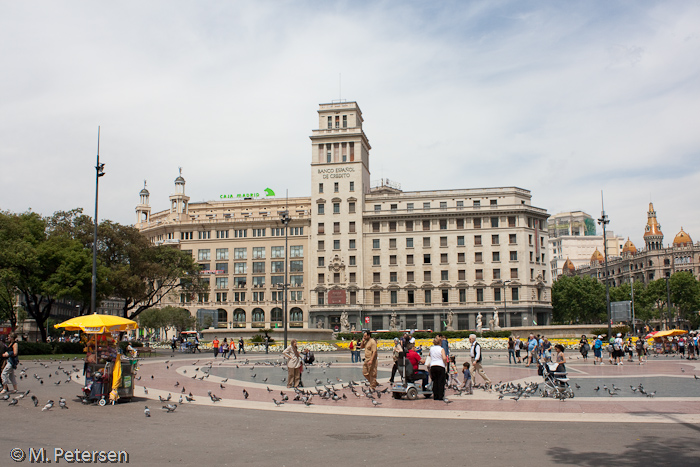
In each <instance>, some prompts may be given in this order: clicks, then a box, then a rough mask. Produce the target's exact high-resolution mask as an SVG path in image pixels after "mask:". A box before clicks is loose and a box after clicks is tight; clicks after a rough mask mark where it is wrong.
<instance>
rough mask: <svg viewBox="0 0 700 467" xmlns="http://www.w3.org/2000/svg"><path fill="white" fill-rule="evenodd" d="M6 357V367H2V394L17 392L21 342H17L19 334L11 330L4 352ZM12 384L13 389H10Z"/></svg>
mask: <svg viewBox="0 0 700 467" xmlns="http://www.w3.org/2000/svg"><path fill="white" fill-rule="evenodd" d="M2 356H3V358H6V359H7V360H6V362H5V367H4V368H3V369H2V376H1V378H2V391H1V392H0V394H7V393H8V392H9V393H11V394H15V393H16V392H17V377H16V376H15V370H16V369H17V365H19V344H17V334H15V333H14V332H11V333H10V335H9V336H8V340H7V347H6V349H5V352H3V354H2ZM10 384H12V390H10Z"/></svg>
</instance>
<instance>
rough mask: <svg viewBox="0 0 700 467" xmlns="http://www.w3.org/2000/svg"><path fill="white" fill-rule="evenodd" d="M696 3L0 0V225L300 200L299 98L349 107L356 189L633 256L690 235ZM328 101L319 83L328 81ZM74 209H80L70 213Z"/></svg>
mask: <svg viewBox="0 0 700 467" xmlns="http://www.w3.org/2000/svg"><path fill="white" fill-rule="evenodd" d="M699 25H700V4H698V2H692V1H660V2H652V1H610V0H605V1H585V2H584V1H579V2H559V1H550V2H531V1H496V0H489V1H483V2H480V1H473V2H470V1H461V2H449V1H439V2H435V1H426V2H410V1H386V2H381V1H366V2H365V1H358V0H355V1H349V2H334V1H326V2H321V1H309V2H303V1H287V2H282V1H236V2H234V1H222V2H218V1H173V0H168V1H147V2H143V1H119V2H114V1H21V2H18V1H7V0H0V96H1V98H0V162H2V165H1V166H0V209H2V210H10V211H14V212H20V211H25V210H28V209H32V210H34V211H36V212H40V213H42V214H51V213H52V212H54V211H56V210H63V209H70V208H73V207H83V208H84V209H85V211H86V212H87V213H93V211H94V189H95V186H94V177H95V169H94V165H95V155H96V149H97V127H98V125H100V126H101V132H102V133H101V147H100V156H101V160H102V162H104V163H105V164H106V167H105V169H106V175H105V176H104V177H103V178H101V179H100V211H99V217H100V219H112V220H114V221H117V222H121V223H126V224H131V223H133V222H134V220H135V214H134V207H135V205H136V204H137V202H138V193H139V191H140V190H141V188H142V187H143V180H144V179H147V180H148V189H149V190H150V192H151V205H152V206H153V209H154V211H159V210H162V209H166V208H167V207H168V196H169V195H170V194H171V192H172V191H173V181H174V179H175V177H177V175H178V167H182V168H183V172H182V174H183V176H184V177H185V179H186V180H187V187H186V190H187V193H188V195H190V196H191V197H192V201H202V200H212V199H217V198H218V197H219V195H220V194H222V193H242V192H249V191H261V190H262V189H264V188H265V187H270V188H272V189H274V190H275V191H277V193H278V194H282V193H284V190H285V189H286V188H288V189H289V194H290V196H308V195H309V194H310V192H311V188H310V166H309V164H310V160H311V146H310V140H309V138H308V137H309V135H310V134H311V130H312V129H315V128H316V127H317V126H318V116H317V113H316V111H317V109H318V104H319V103H327V102H330V101H332V100H334V99H339V98H342V99H347V100H355V101H357V102H358V103H359V105H360V107H361V109H362V112H363V116H364V118H365V124H364V130H365V133H366V134H367V136H368V138H369V140H370V144H371V145H372V151H371V153H370V170H371V173H372V179H373V180H375V179H379V178H381V177H386V178H390V179H391V180H394V181H396V182H398V183H401V185H402V188H403V189H404V190H406V191H412V190H433V189H454V188H478V187H490V186H518V187H522V188H526V189H529V190H531V191H532V195H533V204H534V205H536V206H539V207H542V208H545V209H547V210H548V212H549V213H551V214H555V213H558V212H562V211H570V210H583V211H586V212H588V213H589V214H591V215H593V216H594V217H598V216H599V215H600V193H601V190H603V191H604V193H605V207H606V211H607V213H608V215H609V217H610V226H609V228H610V229H611V230H613V231H614V232H615V233H616V234H618V235H621V236H624V237H627V236H629V237H630V238H631V239H632V241H634V242H635V244H636V245H637V246H638V247H640V246H643V241H642V234H643V232H644V225H645V223H646V211H647V207H648V203H649V201H653V203H654V206H655V208H656V210H657V213H658V218H659V222H660V223H661V226H662V229H663V232H664V234H665V239H664V240H665V243H670V242H672V240H673V237H674V236H675V234H676V233H677V232H678V231H679V230H680V228H681V226H682V227H683V228H684V229H685V230H686V232H688V233H689V234H690V235H691V237H692V238H693V240H694V241H696V242H697V241H698V240H700V216H699V215H698V213H699V210H698V195H699V194H700V188H699V187H700V117H699V116H698V112H699V110H700V73H699V71H700V60H698V57H700V27H699ZM340 74H342V85H341V86H339V75H340ZM91 215H92V214H91Z"/></svg>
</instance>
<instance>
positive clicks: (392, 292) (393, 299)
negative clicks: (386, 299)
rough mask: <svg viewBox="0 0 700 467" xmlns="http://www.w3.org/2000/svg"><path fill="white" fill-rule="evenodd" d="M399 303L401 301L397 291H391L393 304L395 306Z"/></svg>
mask: <svg viewBox="0 0 700 467" xmlns="http://www.w3.org/2000/svg"><path fill="white" fill-rule="evenodd" d="M398 301H399V299H398V293H397V292H396V290H392V291H391V304H392V305H395V304H397V303H398Z"/></svg>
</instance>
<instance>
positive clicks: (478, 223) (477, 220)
mask: <svg viewBox="0 0 700 467" xmlns="http://www.w3.org/2000/svg"><path fill="white" fill-rule="evenodd" d="M474 228H475V229H480V228H481V218H480V217H475V218H474Z"/></svg>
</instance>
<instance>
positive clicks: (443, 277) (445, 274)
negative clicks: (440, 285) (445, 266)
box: [440, 271, 450, 281]
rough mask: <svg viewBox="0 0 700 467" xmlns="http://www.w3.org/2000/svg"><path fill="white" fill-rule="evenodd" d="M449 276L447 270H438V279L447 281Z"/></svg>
mask: <svg viewBox="0 0 700 467" xmlns="http://www.w3.org/2000/svg"><path fill="white" fill-rule="evenodd" d="M449 277H450V274H449V271H440V280H441V281H448V280H450V279H449Z"/></svg>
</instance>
